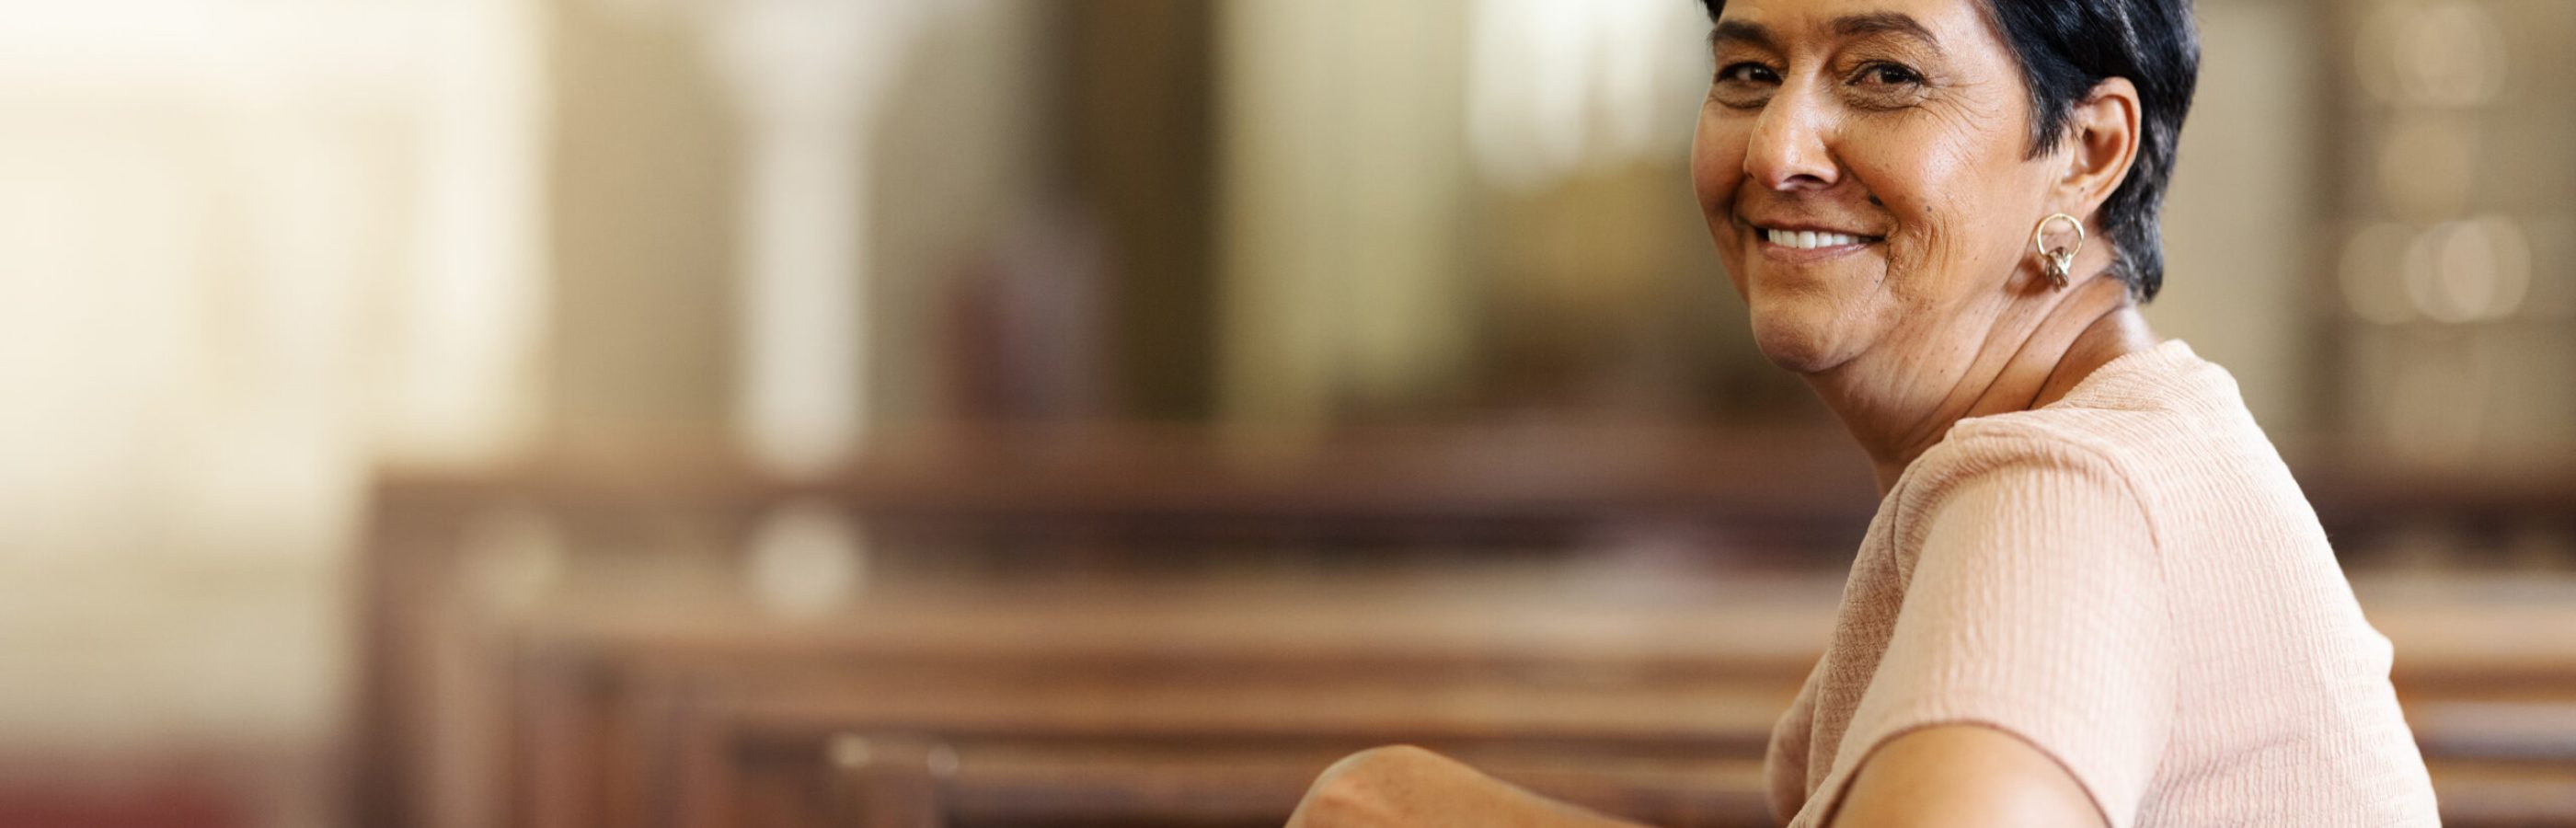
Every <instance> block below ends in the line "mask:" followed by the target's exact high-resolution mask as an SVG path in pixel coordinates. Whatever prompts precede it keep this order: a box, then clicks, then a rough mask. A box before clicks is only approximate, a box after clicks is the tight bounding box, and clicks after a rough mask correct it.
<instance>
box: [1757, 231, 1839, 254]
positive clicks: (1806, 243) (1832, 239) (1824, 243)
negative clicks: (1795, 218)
mask: <svg viewBox="0 0 2576 828" xmlns="http://www.w3.org/2000/svg"><path fill="white" fill-rule="evenodd" d="M1762 238H1763V239H1764V240H1765V241H1769V242H1770V243H1772V244H1776V245H1779V246H1781V247H1786V248H1790V249H1793V250H1814V249H1816V248H1819V247H1841V246H1843V245H1847V244H1859V243H1860V241H1861V240H1860V237H1859V236H1847V235H1844V234H1841V233H1818V232H1815V231H1813V230H1764V231H1762Z"/></svg>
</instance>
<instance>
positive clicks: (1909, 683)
mask: <svg viewBox="0 0 2576 828" xmlns="http://www.w3.org/2000/svg"><path fill="white" fill-rule="evenodd" d="M1960 448H1961V449H1962V450H1961V451H1959V452H1956V453H1954V455H1953V457H1952V458H1951V459H1952V460H1953V461H1954V465H1953V468H1952V470H1951V471H1949V472H1945V473H1943V474H1939V475H1934V476H1933V479H1931V480H1927V481H1924V482H1925V483H1927V484H1928V485H1925V486H1920V487H1917V488H1918V489H1919V490H1920V491H1918V492H1917V494H1919V495H1920V497H1918V498H1915V499H1913V500H1912V501H1911V502H1909V503H1908V504H1907V505H1908V506H1909V507H1911V508H1912V509H1913V510H1914V511H1915V514H1914V516H1913V517H1914V520H1911V521H1908V523H1910V524H1912V525H1911V531H1917V532H1921V533H1923V534H1922V537H1921V544H1920V546H1919V547H1917V548H1919V549H1920V553H1919V555H1918V556H1917V557H1915V558H1914V559H1913V560H1912V561H1910V564H1911V567H1912V572H1911V573H1910V574H1909V575H1908V576H1907V577H1906V582H1907V588H1906V593H1905V599H1904V604H1903V606H1902V608H1901V609H1899V610H1898V612H1897V618H1896V623H1895V626H1894V629H1893V631H1892V633H1891V637H1890V639H1889V642H1888V647H1887V652H1886V655H1885V656H1884V657H1883V658H1882V659H1881V660H1880V662H1879V665H1878V669H1877V671H1876V673H1875V674H1874V675H1873V676H1872V678H1871V680H1870V684H1869V689H1868V691H1867V692H1866V693H1865V694H1864V695H1863V696H1862V698H1861V701H1860V705H1859V708H1858V709H1857V710H1856V711H1855V713H1854V716H1853V720H1852V724H1851V728H1850V730H1848V731H1847V732H1846V733H1845V734H1844V740H1843V742H1842V744H1841V746H1840V752H1839V755H1838V756H1837V758H1836V762H1835V765H1836V766H1835V768H1834V769H1833V771H1832V772H1831V773H1830V774H1829V775H1828V779H1827V780H1826V783H1825V785H1824V787H1823V788H1822V789H1821V790H1820V791H1819V796H1828V795H1830V796H1837V797H1838V796H1839V795H1840V794H1841V793H1842V791H1843V789H1844V788H1846V787H1847V786H1848V784H1849V782H1850V779H1851V777H1852V775H1853V774H1854V773H1855V772H1856V771H1857V770H1858V767H1859V765H1860V764H1862V763H1864V762H1866V761H1867V760H1868V757H1869V755H1870V753H1871V752H1872V751H1873V750H1875V749H1876V748H1877V747H1878V746H1879V745H1881V744H1884V743H1886V742H1887V741H1888V740H1890V739H1893V738H1895V737H1897V736H1900V735H1903V734H1904V733H1906V732H1909V731H1912V730H1916V729H1920V728H1924V727H1930V726H1934V725H1943V724H1977V725H1984V726H1989V727H1994V728H1997V729H2000V730H2003V731H2005V732H2008V733H2011V734H2013V735H2015V736H2018V737H2020V738H2021V739H2023V740H2024V741H2027V742H2029V743H2030V744H2032V745H2034V746H2036V747H2038V748H2039V749H2040V750H2041V751H2043V752H2045V753H2047V754H2048V755H2050V756H2051V757H2053V758H2055V759H2056V760H2057V761H2058V762H2059V763H2060V764H2062V765H2064V766H2065V767H2066V769H2067V770H2068V771H2069V772H2070V773H2072V774H2073V776H2074V777H2075V780H2076V781H2077V782H2078V783H2080V784H2081V785H2082V786H2083V788H2084V790H2085V792H2086V793H2087V794H2089V795H2090V796H2091V797H2092V798H2093V801H2094V803H2095V804H2096V805H2098V806H2099V807H2100V808H2101V809H2102V812H2103V815H2104V816H2105V818H2106V819H2107V820H2108V822H2109V824H2110V825H2111V826H2112V827H2113V828H2128V826H2130V825H2131V824H2132V823H2133V822H2134V821H2135V818H2136V815H2137V810H2138V807H2139V804H2140V800H2141V799H2142V798H2143V796H2144V794H2145V791H2146V789H2147V787H2148V784H2149V782H2150V780H2151V779H2152V778H2153V776H2154V774H2155V770H2156V765H2157V762H2158V760H2159V758H2160V757H2161V756H2162V754H2163V752H2164V747H2165V739H2166V734H2167V731H2168V729H2169V727H2170V726H2171V725H2172V718H2173V705H2174V681H2175V680H2176V675H2177V665H2176V664H2175V655H2174V651H2175V647H2174V646H2173V645H2172V642H2171V640H2170V639H2171V636H2172V633H2173V631H2172V630H2171V629H2170V624H2169V616H2168V612H2167V600H2166V599H2167V596H2166V594H2165V587H2164V583H2165V581H2164V578H2163V577H2162V572H2161V565H2160V560H2159V554H2158V550H2157V545H2156V537H2155V535H2154V532H2153V529H2152V523H2151V521H2150V520H2149V518H2148V516H2147V513H2146V510H2145V507H2144V505H2143V504H2142V502H2141V500H2140V498H2139V497H2138V495H2137V494H2136V491H2135V489H2134V488H2133V487H2132V486H2131V485H2130V484H2129V482H2128V481H2126V480H2124V479H2123V477H2122V476H2121V475H2120V474H2119V473H2118V471H2117V470H2116V469H2115V468H2114V466H2113V465H2112V464H2111V463H2109V462H2108V461H2106V460H2105V459H2104V458H2103V456H2102V455H2100V454H2098V453H2095V452H2092V451H2090V450H2087V449H2085V448H2084V447H2081V446H2068V445H2065V444H2062V443H2054V442H2052V441H2046V440H2034V439H2029V438H2023V439H2016V440H1999V439H1993V438H1989V439H1986V440H1981V441H1976V442H1974V443H1971V445H1969V446H1965V447H1960ZM1828 807H1830V806H1828Z"/></svg>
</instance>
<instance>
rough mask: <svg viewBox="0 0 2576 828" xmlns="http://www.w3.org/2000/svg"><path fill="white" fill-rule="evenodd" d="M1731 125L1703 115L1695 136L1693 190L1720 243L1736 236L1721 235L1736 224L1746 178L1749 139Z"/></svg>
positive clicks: (1692, 168) (1692, 145)
mask: <svg viewBox="0 0 2576 828" xmlns="http://www.w3.org/2000/svg"><path fill="white" fill-rule="evenodd" d="M1738 133H1740V130H1737V129H1735V128H1733V127H1729V126H1727V125H1726V124H1725V123H1724V122H1723V121H1722V120H1721V119H1719V118H1716V117H1713V116H1711V115H1708V114H1705V113H1703V114H1702V115H1701V116H1700V119H1699V129H1698V131H1697V132H1694V133H1692V135H1691V189H1692V191H1693V192H1695V193H1696V194H1697V195H1698V196H1699V208H1700V212H1701V213H1702V214H1703V215H1704V216H1705V217H1706V218H1707V219H1708V223H1709V230H1710V232H1711V233H1714V234H1716V235H1717V236H1718V237H1719V238H1718V243H1719V244H1725V243H1726V241H1727V237H1728V236H1731V235H1732V234H1729V233H1718V232H1717V230H1718V228H1719V227H1720V226H1723V225H1725V224H1727V223H1728V222H1731V221H1733V219H1732V218H1730V216H1732V214H1733V213H1734V211H1735V190H1736V187H1737V186H1738V185H1740V184H1742V183H1743V179H1744V148H1745V136H1743V135H1741V134H1738Z"/></svg>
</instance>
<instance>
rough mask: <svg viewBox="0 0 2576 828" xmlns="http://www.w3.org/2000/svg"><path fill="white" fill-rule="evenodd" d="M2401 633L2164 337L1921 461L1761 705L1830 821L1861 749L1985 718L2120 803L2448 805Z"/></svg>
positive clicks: (1777, 799) (1776, 772)
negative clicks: (2370, 608)
mask: <svg viewBox="0 0 2576 828" xmlns="http://www.w3.org/2000/svg"><path fill="white" fill-rule="evenodd" d="M2389 659H2390V649H2389V644H2388V639H2387V638H2385V637H2382V636H2381V635H2380V634H2379V633H2378V631H2377V630H2374V629H2372V628H2371V626H2370V623H2369V622H2368V621H2367V620H2365V619H2363V617H2362V613H2361V608H2360V606H2359V605H2358V604H2356V603H2355V602H2354V601H2353V597H2352V589H2351V586H2350V585H2349V584H2348V583H2346V582H2345V580H2344V577H2343V572H2342V570H2341V569H2340V568H2338V566H2337V565H2336V562H2335V556H2334V551H2333V550H2332V549H2331V548H2330V547H2328V546H2327V543H2326V535H2325V532H2324V530H2323V529H2321V528H2319V526H2318V525H2317V518H2316V513H2315V511H2314V510H2313V509H2312V508H2310V507H2309V505H2308V502H2307V499H2306V496H2305V495H2303V494H2301V493H2300V491H2299V485H2298V483H2297V482H2296V481H2294V480H2292V479H2291V477H2290V472H2289V469H2288V468H2287V467H2285V466H2284V465H2283V464H2282V462H2281V459H2280V455H2279V453H2278V452H2276V451H2275V450H2274V449H2273V447H2272V444H2271V441H2270V440H2269V439H2267V438H2265V437H2264V435H2263V431H2262V429H2261V428H2259V427H2258V426H2256V425H2255V423H2254V419H2253V417H2252V415H2250V414H2249V413H2247V411H2246V409H2245V403H2244V400H2243V399H2242V397H2240V396H2239V394H2238V392H2237V388H2236V381H2235V379H2234V378H2233V377H2231V376H2229V375H2228V373H2227V372H2226V370H2225V369H2222V368H2220V367H2218V366H2217V365H2214V364H2212V363H2210V362H2207V361H2205V360H2202V359H2200V358H2199V357H2198V356H2197V355H2195V354H2193V353H2192V351H2191V348H2190V347H2189V346H2187V345H2185V344H2183V343H2182V342H2180V341H2171V342H2166V343H2164V344H2162V345H2159V346H2157V347H2155V348H2152V349H2149V350H2146V351H2142V352H2138V353H2133V354H2129V355H2126V356H2123V357H2120V358H2119V359H2116V360H2113V361H2112V362H2111V363H2109V364H2107V365H2105V366H2103V367H2102V368H2100V369H2099V370H2096V371H2095V372H2094V373H2093V375H2092V376H2090V377H2087V378H2085V380H2084V381H2083V382H2082V383H2080V384H2078V385H2077V386H2076V388H2075V389H2074V390H2073V391H2072V392H2070V393H2069V394H2068V395H2067V397H2066V398H2065V399H2063V400H2060V401H2058V402H2057V403H2054V404H2051V405H2049V406H2046V407H2044V408H2041V409H2038V410H2034V411H2025V412H2016V413H2011V414H2003V415H1997V416H1990V417H1977V418H1972V419H1968V420H1963V421H1960V422H1959V423H1958V425H1957V426H1955V427H1953V428H1952V429H1951V430H1950V433H1949V435H1948V437H1947V438H1946V439H1944V440H1942V441H1941V442H1940V443H1939V444H1938V445H1935V446H1934V447H1933V448H1932V449H1931V450H1930V451H1928V452H1925V453H1924V454H1923V456H1922V457H1921V458H1919V459H1917V460H1916V461H1915V462H1914V463H1913V465H1912V466H1910V467H1908V468H1907V469H1906V471H1905V473H1904V474H1903V475H1902V476H1901V477H1900V478H1899V479H1898V480H1897V482H1896V485H1895V487H1894V488H1893V489H1892V490H1891V491H1890V492H1889V493H1888V495H1887V497H1886V499H1885V500H1884V501H1882V502H1881V503H1880V505H1879V508H1878V514H1877V516H1876V517H1875V518H1873V519H1872V520H1871V521H1870V526H1869V531H1868V534H1867V536H1866V537H1865V538H1864V539H1863V540H1862V542H1861V548H1860V554H1859V556H1858V558H1857V559H1856V560H1855V561H1854V562H1853V564H1852V571H1851V577H1850V580H1849V581H1848V582H1846V584H1845V585H1844V588H1843V599H1842V607H1841V609H1840V611H1839V614H1838V616H1837V618H1836V620H1835V625H1834V632H1833V637H1832V640H1831V642H1830V643H1829V645H1828V646H1827V648H1826V650H1825V655H1824V658H1823V659H1822V660H1821V661H1820V662H1819V663H1818V664H1817V665H1816V668H1815V672H1814V673H1812V674H1811V675H1809V676H1808V678H1807V682H1806V686H1805V688H1804V689H1802V690H1801V691H1800V692H1799V694H1798V698H1797V701H1796V702H1795V703H1793V704H1792V706H1791V707H1790V709H1789V712H1788V714H1787V715H1785V716H1783V717H1782V718H1781V720H1780V723H1779V725H1778V726H1777V727H1776V728H1775V729H1774V730H1773V732H1772V737H1771V749H1770V757H1769V768H1768V775H1769V779H1770V794H1771V804H1772V808H1773V809H1774V810H1775V811H1776V812H1777V813H1778V814H1780V815H1781V816H1782V817H1783V818H1784V819H1788V820H1789V824H1790V825H1791V826H1794V827H1796V828H1806V827H1807V826H1818V825H1821V824H1823V819H1824V818H1825V817H1826V816H1827V815H1828V814H1830V813H1831V811H1832V809H1833V804H1834V802H1835V800H1836V799H1837V798H1838V797H1840V796H1841V795H1842V792H1843V790H1844V789H1845V787H1846V786H1847V785H1848V784H1849V783H1850V780H1851V777H1852V774H1853V772H1854V771H1856V770H1857V769H1858V767H1859V765H1860V763H1861V761H1862V760H1863V759H1865V758H1867V756H1868V754H1869V752H1870V751H1871V750H1872V749H1874V748H1876V747H1877V746H1878V745H1880V744H1883V743H1885V742H1886V741H1888V740H1889V739H1891V738H1893V737H1895V736H1897V735H1900V734H1903V733H1905V732H1906V731H1908V730H1912V729H1916V728H1921V727H1926V726H1930V725H1937V724H1954V723H1973V724H1981V725H1986V726H1991V727H1995V728H2000V729H2002V730H2004V731H2007V732H2010V733H2012V734H2015V735H2017V736H2019V737H2021V738H2022V739H2024V740H2026V741H2028V742H2029V743H2030V744H2032V745H2035V746H2037V747H2038V748H2039V749H2041V750H2043V751H2045V752H2047V753H2048V754H2049V755H2051V756H2053V757H2055V758H2056V759H2057V760H2058V761H2059V762H2060V763H2061V764H2063V765H2064V766H2065V767H2066V768H2067V769H2068V770H2069V771H2070V772H2072V774H2073V775H2074V777H2075V780H2076V781H2077V782H2078V783H2080V784H2081V785H2082V786H2083V788H2084V790H2085V792H2086V793H2087V794H2088V795H2090V796H2091V797H2092V799H2093V801H2094V803H2095V804H2096V805H2098V806H2100V808H2101V809H2102V812H2103V814H2104V815H2105V816H2106V817H2107V818H2108V819H2109V822H2110V824H2111V826H2113V828H2128V827H2129V826H2168V825H2172V826H2200V825H2262V826H2311V825H2314V826H2325V825H2336V826H2342V825H2351V826H2418V825H2423V826H2432V825H2438V824H2439V823H2438V817H2437V816H2436V814H2435V808H2434V801H2433V788H2432V784H2431V782H2430V780H2429V779H2428V778H2427V776H2426V774H2425V770H2424V761H2423V758H2422V756H2421V755H2420V754H2418V753H2417V752H2416V748H2415V742H2414V739H2413V736H2412V734H2411V733H2410V732H2409V731H2408V729H2407V726H2406V720H2405V719H2404V717H2403V716H2402V715H2401V714H2400V712H2399V710H2398V706H2397V696H2396V694H2395V692H2394V691H2393V690H2392V689H2391V688H2390V686H2389V683H2388V667H2389Z"/></svg>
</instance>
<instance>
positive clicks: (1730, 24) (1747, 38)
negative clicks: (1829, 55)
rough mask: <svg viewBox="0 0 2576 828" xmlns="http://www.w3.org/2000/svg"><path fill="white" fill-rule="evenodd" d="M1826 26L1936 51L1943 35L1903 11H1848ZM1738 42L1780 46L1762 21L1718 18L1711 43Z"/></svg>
mask: <svg viewBox="0 0 2576 828" xmlns="http://www.w3.org/2000/svg"><path fill="white" fill-rule="evenodd" d="M1826 28H1827V29H1830V30H1832V31H1833V33H1834V35H1835V36H1837V37H1840V38H1843V39H1845V40H1856V39H1859V38H1864V37H1875V36H1878V35H1888V34H1893V35H1905V36H1908V37H1912V38H1914V39H1916V40H1920V41H1923V44H1924V45H1926V46H1930V47H1932V50H1933V51H1936V52H1938V51H1941V39H1940V38H1938V37H1934V36H1932V30H1931V29H1927V28H1924V26H1923V24H1922V23H1921V22H1919V21H1916V20H1915V19H1914V17H1913V16H1912V15H1908V14H1905V13H1903V12H1871V13H1869V14H1847V15H1843V16H1841V17H1837V18H1834V19H1833V20H1832V21H1831V22H1830V23H1828V24H1827V25H1826ZM1738 44H1740V45H1744V46H1751V47H1754V48H1758V49H1768V50H1771V51H1775V52H1776V51H1779V49H1780V46H1779V41H1778V40H1776V39H1774V38H1773V37H1772V36H1771V29H1770V28H1769V27H1767V26H1764V25H1762V24H1760V23H1754V22H1750V21H1745V20H1721V21H1718V24H1717V26H1716V28H1714V29H1711V30H1710V31H1709V33H1708V45H1709V48H1711V49H1715V48H1717V47H1721V46H1728V45H1738Z"/></svg>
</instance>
